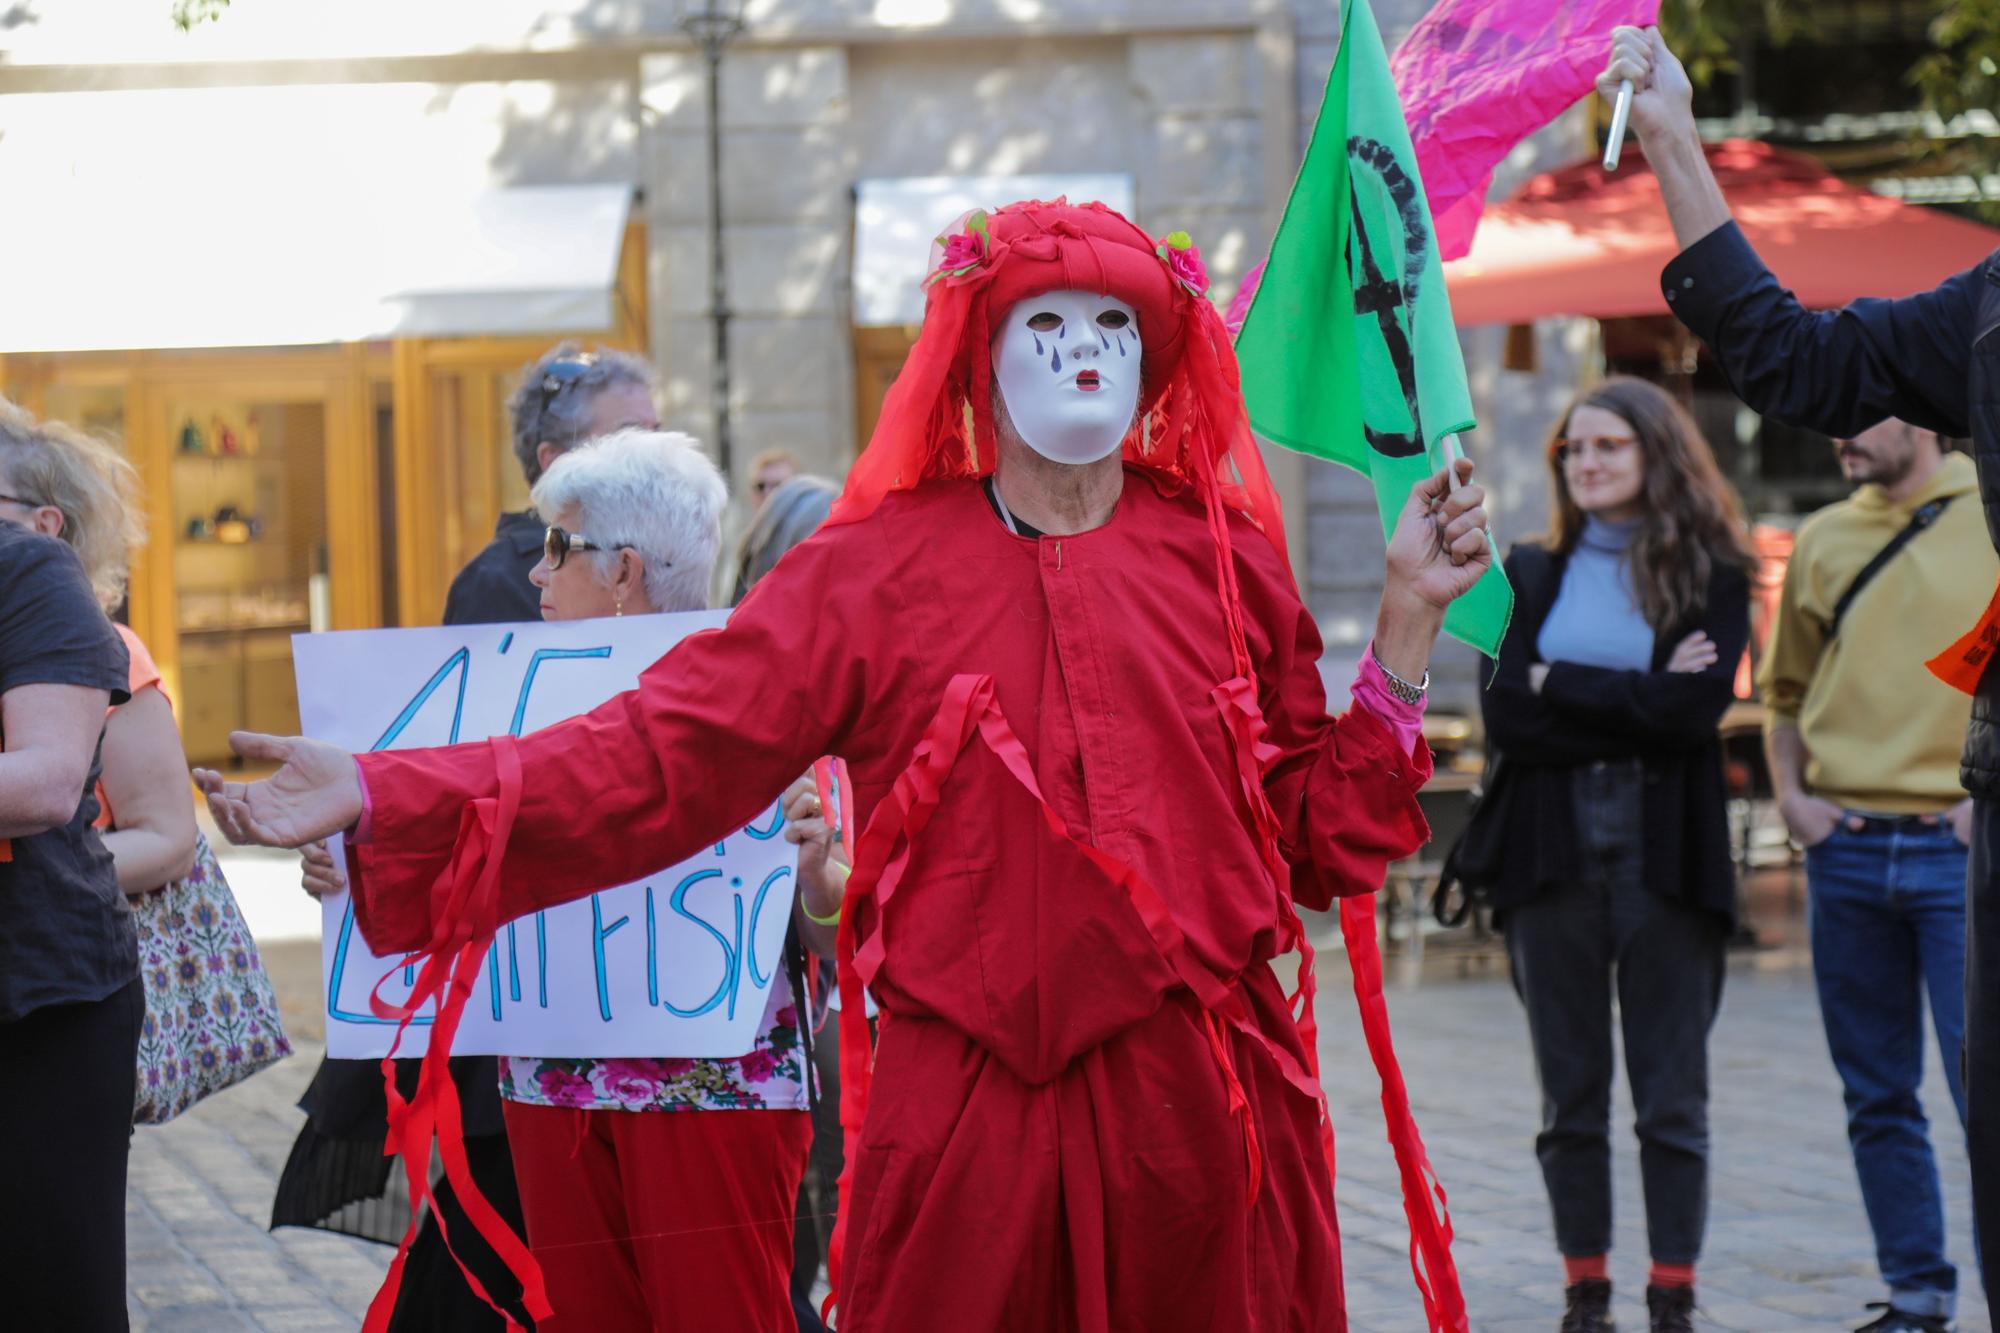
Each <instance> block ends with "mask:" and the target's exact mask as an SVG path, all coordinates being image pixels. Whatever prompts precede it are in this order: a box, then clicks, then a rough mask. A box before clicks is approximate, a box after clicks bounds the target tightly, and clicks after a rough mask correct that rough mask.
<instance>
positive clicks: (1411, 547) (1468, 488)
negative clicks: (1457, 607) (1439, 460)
mask: <svg viewBox="0 0 2000 1333" xmlns="http://www.w3.org/2000/svg"><path fill="white" fill-rule="evenodd" d="M1454 470H1455V471H1456V472H1457V477H1458V484H1457V485H1456V486H1454V485H1452V484H1451V475H1452V472H1453V471H1454ZM1388 563H1389V568H1388V582H1389V585H1390V589H1391V590H1396V591H1402V592H1406V593H1409V594H1412V595H1414V596H1415V597H1418V598H1420V599H1422V600H1423V601H1424V602H1426V603H1428V604H1429V605H1431V606H1433V607H1435V608H1437V610H1438V611H1439V612H1442V611H1443V610H1444V609H1445V608H1446V607H1448V606H1450V605H1451V604H1452V602H1453V601H1455V600H1457V599H1458V598H1459V597H1461V596H1463V595H1464V594H1465V593H1466V591H1467V590H1468V589H1470V588H1471V587H1472V585H1473V584H1475V583H1477V582H1478V581H1479V576H1480V575H1482V574H1484V573H1485V572H1486V570H1487V568H1488V567H1489V566H1491V565H1492V563H1493V545H1492V543H1491V542H1490V541H1489V540H1488V539H1487V535H1486V492H1485V491H1484V490H1483V489H1482V488H1480V487H1478V486H1474V485H1473V484H1472V460H1471V459H1469V458H1461V459H1459V460H1458V461H1457V462H1455V463H1454V464H1452V466H1451V467H1450V468H1446V469H1444V470H1442V471H1440V472H1438V474H1437V475H1436V476H1434V477H1431V478H1429V479H1428V480H1426V481H1424V482H1423V483H1422V484H1420V485H1418V486H1415V487H1412V488H1411V490H1410V498H1409V500H1408V501H1407V502H1405V504H1404V505H1403V516H1402V517H1401V518H1400V519H1398V520H1397V522H1396V530H1395V532H1393V533H1391V534H1390V537H1389V557H1388Z"/></svg>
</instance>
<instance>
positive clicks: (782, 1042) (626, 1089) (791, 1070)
mask: <svg viewBox="0 0 2000 1333" xmlns="http://www.w3.org/2000/svg"><path fill="white" fill-rule="evenodd" d="M798 1023H799V1020H798V1010H797V1009H796V1008H795V1007H794V1005H793V1004H792V988H791V982H790V979H789V978H788V977H786V976H785V974H784V973H783V971H782V970H781V971H780V972H779V974H778V975H777V976H776V977H774V978H772V981H771V998H770V1001H769V1003H767V1004H766V1005H765V1006H764V1021H763V1022H762V1023H761V1024H759V1025H758V1029H757V1044H756V1045H755V1046H753V1047H751V1048H750V1052H749V1054H747V1055H740V1056H737V1057H736V1058H734V1059H729V1060H689V1059H661V1058H656V1057H651V1056H647V1057H636V1056H626V1057H611V1058H606V1059H601V1060H592V1059H573V1058H570V1057H567V1056H556V1055H503V1056H501V1057H500V1095H501V1096H502V1097H505V1098H506V1099H507V1100H508V1101H511V1102H522V1103H525V1104H527V1105H529V1106H561V1107H570V1108H574V1109H576V1110H583V1111H745V1110H747V1111H795V1110H796V1111H803V1110H805V1109H806V1105H807V1103H806V1085H805V1068H804V1055H803V1053H802V1052H801V1050H800V1048H799V1026H798Z"/></svg>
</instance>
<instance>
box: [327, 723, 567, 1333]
mask: <svg viewBox="0 0 2000 1333" xmlns="http://www.w3.org/2000/svg"><path fill="white" fill-rule="evenodd" d="M490 744H491V745H492V747H493V759H494V768H495V772H496V775H497V777H498V781H499V795H498V797H497V799H488V798H482V799H480V800H477V801H474V802H472V803H471V804H470V805H468V806H467V807H466V809H465V813H464V815H463V816H462V817H461V818H460V821H459V829H458V838H457V840H456V841H455V842H454V844H453V847H452V856H451V861H450V862H449V863H448V864H447V865H446V866H445V868H444V871H443V873H441V874H440V875H439V876H438V879H437V882H436V884H434V885H433V886H432V889H431V898H432V911H431V920H432V922H433V925H432V933H431V938H430V940H429V941H428V942H427V943H426V944H425V945H424V947H423V948H422V949H420V950H418V951H416V952H415V953H413V954H411V955H410V956H409V957H408V958H406V959H404V960H403V962H401V963H398V964H397V965H396V966H395V967H393V968H391V969H389V971H388V972H386V973H384V974H383V976H382V978H381V980H379V981H377V982H376V983H375V988H374V990H373V991H372V992H370V994H369V997H368V1003H369V1007H370V1008H371V1009H373V1010H374V1012H375V1016H376V1017H378V1018H393V1019H396V1020H397V1023H396V1037H395V1040H394V1041H393V1042H392V1043H391V1044H390V1047H389V1054H388V1055H386V1056H384V1057H383V1059H382V1081H383V1086H384V1089H385V1091H386V1094H387V1097H388V1102H389V1138H388V1146H389V1150H390V1151H392V1152H394V1153H395V1154H396V1155H397V1156H399V1157H401V1158H402V1161H403V1174H404V1176H405V1178H406V1179H407V1180H408V1182H409V1189H410V1225H409V1228H408V1229H407V1230H406V1231H404V1233H403V1240H402V1243H401V1244H399V1245H398V1246H397V1247H396V1257H395V1258H394V1259H393V1260H391V1261H390V1263H389V1272H388V1276H387V1277H385V1278H384V1279H383V1282H382V1288H381V1290H379V1291H377V1292H376V1293H375V1299H374V1300H373V1301H372V1302H370V1304H369V1306H368V1316H367V1319H366V1321H365V1322H364V1323H363V1324H362V1333H384V1330H386V1329H387V1328H388V1326H389V1316H390V1314H391V1313H392V1312H393V1311H394V1310H395V1308H396V1293H397V1291H398V1289H400V1287H401V1286H402V1282H403V1270H404V1266H405V1264H406V1262H407V1261H408V1258H409V1253H410V1243H411V1242H412V1241H414V1240H415V1239H416V1235H417V1219H418V1217H419V1216H420V1210H421V1208H422V1207H423V1205H424V1204H425V1203H427V1202H431V1201H432V1199H433V1196H432V1193H431V1187H430V1160H431V1144H432V1141H433V1139H435V1141H436V1143H437V1149H438V1155H439V1156H440V1157H441V1158H442V1159H443V1161H444V1171H445V1178H446V1179H447V1180H449V1181H450V1182H451V1186H452V1189H453V1191H454V1192H455V1193H456V1194H457V1196H458V1201H459V1204H460V1206H461V1207H463V1208H464V1209H465V1215H466V1217H467V1218H468V1219H469V1220H470V1221H471V1223H472V1225H473V1227H474V1228H475V1229H476V1230H477V1231H478V1232H479V1234H480V1235H481V1236H483V1237H485V1239H486V1241H487V1243H488V1244H489V1245H491V1246H492V1247H493V1251H494V1253H495V1254H497V1255H499V1256H500V1258H501V1259H502V1260H503V1261H505V1263H506V1265H507V1267H508V1269H509V1271H511V1272H512V1273H513V1274H514V1276H515V1277H516V1278H517V1279H519V1281H520V1283H521V1303H522V1305H523V1306H524V1307H525V1308H526V1310H527V1312H528V1315H529V1317H530V1318H533V1319H547V1318H549V1317H550V1316H551V1315H552V1314H553V1313H554V1311H553V1310H552V1309H551V1308H550V1306H549V1298H548V1292H547V1290H546V1289H545V1287H544V1285H543V1282H542V1270H541V1267H540V1266H539V1265H538V1264H536V1262H535V1257H534V1255H533V1254H532V1253H530V1252H529V1250H528V1247H527V1246H526V1245H525V1244H523V1243H522V1242H521V1239H520V1238H519V1237H518V1236H516V1235H515V1234H514V1232H513V1230H512V1229H511V1228H509V1227H508V1225H507V1223H506V1222H505V1221H504V1220H503V1219H502V1218H501V1216H500V1214H499V1213H497V1212H495V1211H494V1208H493V1205H492V1204H491V1203H489V1202H488V1201H487V1199H486V1196H485V1195H484V1194H482V1193H480V1190H479V1186H478V1184H477V1183H476V1182H475V1181H474V1180H473V1178H472V1170H471V1167H470V1165H469V1164H468V1163H467V1161H466V1157H465V1135H464V1128H463V1125H462V1123H461V1121H460V1117H459V1103H458V1086H457V1085H456V1084H455V1083H453V1082H452V1078H451V1067H450V1057H451V1045H452V1040H453V1038H454V1037H456V1036H457V1034H458V1024H459V1020H460V1019H461V1018H462V1017H463V1016H464V1013H465V1005H466V1002H467V1000H468V999H470V998H471V995H472V987H473V981H474V979H476V978H477V977H478V975H479V969H480V968H481V967H482V966H483V965H484V964H485V961H486V951H487V949H488V948H489V947H490V946H491V945H492V943H493V936H494V933H495V932H496V930H497V929H498V927H499V921H498V919H497V918H498V913H499V901H500V894H499V886H500V863H501V858H502V853H503V852H504V851H505V850H506V846H507V839H508V837H509V836H510V835H511V834H512V832H513V828H514V817H515V815H516V814H517V813H519V811H520V808H521V757H520V754H519V752H518V751H517V750H516V749H515V743H514V738H513V737H511V736H496V737H494V738H493V739H492V741H491V742H490ZM440 899H441V900H442V901H439V900H440ZM419 959H421V960H422V963H423V966H422V968H421V969H420V970H419V971H418V973H417V981H416V985H415V987H414V988H413V989H412V990H411V992H410V998H409V1000H408V1002H407V1003H404V1004H400V1005H397V1004H390V1003H389V1002H388V1001H386V1000H384V999H383V998H382V986H383V983H384V982H386V981H388V979H389V978H390V977H392V976H394V975H395V974H396V973H397V972H398V971H400V970H401V969H402V968H403V967H404V966H406V965H408V964H409V963H412V962H415V961H417V960H419ZM433 1001H435V1003H436V1006H437V1014H436V1017H435V1018H434V1019H433V1020H432V1024H431V1033H430V1042H429V1045H428V1046H427V1047H426V1049H425V1051H424V1058H423V1063H422V1065H421V1066H420V1067H419V1068H418V1071H417V1088H416V1093H415V1095H413V1096H412V1097H411V1098H410V1099H409V1100H408V1101H407V1102H406V1101H405V1100H404V1098H403V1095H402V1093H401V1091H400V1090H399V1089H398V1088H397V1087H396V1064H395V1061H396V1050H397V1048H398V1047H400V1046H401V1045H402V1043H403V1034H404V1033H405V1032H407V1031H408V1030H409V1026H410V1022H411V1020H412V1019H414V1018H416V1017H417V1016H418V1015H419V1014H421V1013H422V1012H423V1011H424V1009H425V1008H427V1007H429V1006H430V1005H431V1004H432V1003H433ZM432 1215H433V1216H434V1217H435V1218H436V1220H437V1227H438V1234H439V1235H440V1236H442V1237H444V1241H445V1247H446V1249H448V1250H449V1251H450V1252H451V1257H452V1261H453V1262H454V1263H456V1264H457V1265H458V1268H459V1271H460V1272H461V1273H463V1274H464V1275H465V1281H466V1284H467V1285H468V1286H470V1287H471V1288H472V1291H473V1293H474V1294H475V1295H477V1296H478V1297H479V1299H480V1300H482V1301H484V1302H486V1304H487V1305H488V1306H491V1307H492V1309H493V1311H494V1312H495V1313H496V1314H498V1315H499V1316H500V1317H501V1318H502V1319H503V1320H505V1321H506V1325H507V1329H508V1333H516V1331H517V1330H519V1329H520V1327H521V1325H520V1324H519V1323H518V1322H517V1321H516V1320H515V1319H514V1317H513V1316H512V1315H511V1314H509V1313H508V1312H507V1311H506V1310H504V1309H502V1308H501V1307H500V1305H499V1304H498V1303H496V1302H495V1301H494V1299H493V1297H492V1296H491V1295H489V1294H488V1293H487V1291H486V1288H485V1287H484V1286H482V1285H481V1284H480V1281H479V1279H478V1277H477V1276H476V1275H474V1273H473V1272H472V1270H471V1269H470V1268H468V1267H466V1264H465V1260H464V1259H462V1258H460V1257H459V1254H458V1251H457V1249H456V1248H455V1247H453V1246H452V1244H451V1236H450V1233H449V1232H448V1231H447V1230H446V1227H445V1220H444V1214H443V1213H442V1212H440V1211H438V1210H437V1209H436V1208H435V1207H433V1208H432Z"/></svg>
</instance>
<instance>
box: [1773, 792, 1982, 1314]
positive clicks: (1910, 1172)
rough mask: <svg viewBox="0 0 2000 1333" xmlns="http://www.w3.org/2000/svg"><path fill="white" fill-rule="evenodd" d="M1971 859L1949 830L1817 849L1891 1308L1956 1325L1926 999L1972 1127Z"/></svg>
mask: <svg viewBox="0 0 2000 1333" xmlns="http://www.w3.org/2000/svg"><path fill="white" fill-rule="evenodd" d="M1965 860H1966V849H1965V848H1964V847H1963V846H1962V845H1960V843H1959V841H1958V840H1957V839H1956V838H1954V837H1953V836H1952V833H1951V829H1950V828H1949V826H1947V825H1946V824H1944V823H1943V821H1941V820H1940V821H1939V822H1938V823H1936V824H1934V825H1930V826H1921V825H1917V824H1915V823H1913V822H1912V821H1908V820H1900V821H1892V820H1890V819H1887V818H1878V819H1875V820H1871V821H1870V823H1869V825H1868V827H1867V828H1865V829H1863V830H1861V831H1859V832H1855V831H1852V830H1849V829H1848V828H1846V827H1845V826H1844V825H1843V826H1842V827H1839V828H1836V829H1835V830H1834V832H1833V835H1832V836H1831V837H1829V838H1828V839H1827V840H1826V841H1825V842H1822V843H1820V844H1819V845H1818V846H1816V847H1812V848H1809V849H1808V850H1807V851H1806V877H1807V881H1808V883H1809V885H1810V887H1811V895H1812V905H1811V919H1812V950H1813V975H1814V977H1815V979H1816V980H1817V981H1818V983H1819V1007H1820V1016H1821V1018H1822V1019H1823V1020H1824V1022H1825V1024H1826V1042H1827V1046H1828V1048H1829V1049H1830V1050H1831V1051H1832V1054H1833V1065H1834V1068H1835V1069H1836V1070H1838V1071H1839V1072H1840V1081H1841V1083H1842V1085H1843V1086H1844V1087H1845V1089H1846V1093H1847V1138H1848V1142H1849V1144H1850V1145H1851V1146H1852V1147H1853V1150H1854V1168H1855V1171H1856V1173H1857V1174H1858V1175H1859V1176H1860V1178H1861V1198H1862V1202H1863V1203H1864V1204H1865V1205H1866V1207H1867V1209H1868V1225H1869V1227H1870V1228H1871V1229H1872V1230H1873V1231H1874V1233H1875V1257H1876V1262H1877V1263H1878V1264H1879V1265H1880V1267H1881V1269H1882V1280H1883V1281H1884V1282H1886V1283H1888V1285H1889V1295H1890V1299H1891V1300H1892V1301H1893V1302H1894V1304H1895V1306H1896V1308H1897V1309H1899V1310H1906V1311H1909V1312H1910V1313H1912V1314H1924V1315H1943V1316H1946V1317H1949V1316H1950V1315H1951V1313H1952V1310H1953V1306H1954V1304H1955V1302H1956V1300H1957V1293H1958V1271H1957V1270H1956V1269H1955V1268H1953V1267H1952V1265H1951V1263H1950V1262H1949V1261H1948V1260H1946V1258H1945V1253H1944V1199H1943V1196H1942V1193H1941V1191H1940V1188H1939V1185H1938V1170H1937V1159H1936V1157H1935V1156H1933V1154H1932V1152H1931V1143H1930V1131H1929V1124H1928V1122H1927V1121H1926V1120H1925V1118H1924V1110H1923V1107H1922V1106H1921V1105H1920V1104H1919V1102H1918V1100H1917V1089H1918V1087H1919V1086H1920V1085H1921V1084H1922V1082H1923V1073H1924V996H1925V995H1926V993H1928V995H1929V997H1930V1008H1931V1021H1932V1023H1933V1025H1934V1026H1935V1027H1936V1029H1937V1040H1938V1050H1939V1053H1940V1054H1941V1056H1942V1058H1943V1062H1944V1070H1945V1077H1946V1080H1947V1081H1948V1082H1949V1084H1950V1086H1951V1096H1952V1100H1953V1102H1955V1103H1956V1104H1957V1110H1958V1118H1959V1123H1960V1124H1961V1126H1962V1125H1963V1124H1964V1122H1965V1085H1964V1082H1963V1079H1962V1074H1961V1068H1960V1063H1959V1061H1960V1051H1961V1048H1962V1047H1963V1044H1964V1039H1965Z"/></svg>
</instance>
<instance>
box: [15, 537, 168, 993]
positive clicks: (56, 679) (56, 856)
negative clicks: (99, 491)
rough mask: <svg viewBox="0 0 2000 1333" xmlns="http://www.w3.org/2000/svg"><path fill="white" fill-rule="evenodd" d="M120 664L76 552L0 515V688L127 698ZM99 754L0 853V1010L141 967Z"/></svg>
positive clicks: (112, 982) (120, 650)
mask: <svg viewBox="0 0 2000 1333" xmlns="http://www.w3.org/2000/svg"><path fill="white" fill-rule="evenodd" d="M128 671H129V666H128V663H127V660H126V655H125V645H124V644H123V643H122V642H121V641H120V640H119V638H118V632H117V631H116V630H114V629H113V628H112V627H111V622H110V621H109V620H107V619H105V617H104V612H103V611H101V610H99V609H98V605H97V599H96V598H95V597H93V596H92V595H91V591H90V580H89V579H88V578H86V577H85V576H84V572H83V566H82V564H80V563H79V562H78V560H77V558H76V553H75V552H74V551H72V550H70V548H69V547H68V546H66V545H64V544H63V543H62V542H60V541H58V540H57V539H55V538H53V537H43V536H40V535H38V534H36V533H32V532H28V531H27V530H25V529H22V528H16V527H14V526H13V525H11V524H0V696H4V695H5V694H6V693H7V691H9V690H13V689H16V688H18V687H20V686H23V685H50V684H54V685H82V686H85V687H87V688H91V689H99V690H108V691H110V692H111V702H113V703H114V704H115V703H123V702H124V701H125V699H126V697H127V696H126V685H127V683H128V674H127V673H128ZM97 768H98V761H97V756H95V755H93V756H92V758H91V763H90V776H89V778H88V779H87V780H86V781H85V782H84V785H83V790H82V791H79V792H78V793H77V794H76V795H77V805H76V813H75V814H73V815H72V816H71V817H70V821H69V823H67V824H65V825H63V826H62V827H60V828H53V829H49V830H48V831H47V832H44V833H37V834H35V835H33V836H32V837H25V838H15V839H14V840H13V844H12V850H13V858H12V859H11V860H8V861H0V1022H9V1023H10V1022H13V1021H15V1020H17V1019H20V1018H23V1017H25V1016H26V1015H28V1014H30V1013H32V1012H34V1011H35V1010H37V1009H40V1008H43V1007H45V1006H47V1005H52V1004H76V1003H80V1002H84V1001H89V1000H101V999H103V998H104V997H105V996H107V995H110V994H111V993H113V992H114V991H117V990H118V989H120V988H121V987H123V986H125V985H127V984H128V983H130V982H131V981H133V980H134V979H135V978H137V977H138V975H139V946H138V937H137V935H136V934H135V932H134V930H133V925H132V911H131V909H130V908H129V907H128V906H126V903H125V895H124V894H123V893H121V892H119V889H118V876H117V874H116V873H115V872H114V871H113V869H112V865H111V853H110V852H108V851H106V850H105V849H104V842H103V840H102V839H101V838H99V837H98V836H97V831H96V830H95V829H93V828H91V823H92V821H94V820H95V819H96V818H97V809H98V807H97Z"/></svg>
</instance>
